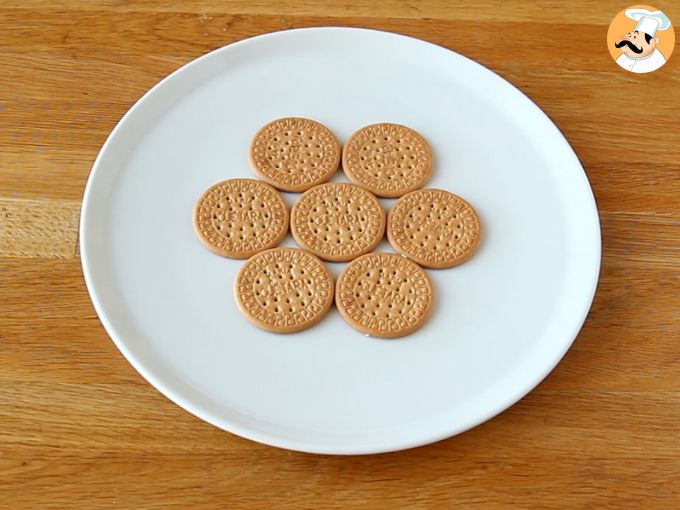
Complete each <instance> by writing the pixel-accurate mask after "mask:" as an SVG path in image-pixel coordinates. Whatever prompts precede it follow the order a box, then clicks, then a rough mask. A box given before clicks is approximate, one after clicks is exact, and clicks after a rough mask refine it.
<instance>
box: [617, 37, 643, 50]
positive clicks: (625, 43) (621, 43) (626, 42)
mask: <svg viewBox="0 0 680 510" xmlns="http://www.w3.org/2000/svg"><path fill="white" fill-rule="evenodd" d="M614 46H616V47H617V48H621V47H623V46H628V47H629V48H630V50H631V51H632V52H633V53H642V48H638V47H637V46H635V45H634V44H633V43H632V42H630V41H629V40H628V39H622V40H620V41H619V42H617V43H615V44H614Z"/></svg>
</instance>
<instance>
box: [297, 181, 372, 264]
mask: <svg viewBox="0 0 680 510" xmlns="http://www.w3.org/2000/svg"><path fill="white" fill-rule="evenodd" d="M290 219H291V226H290V227H291V232H292V234H293V237H294V238H295V240H296V241H297V242H298V243H299V244H300V246H301V247H303V248H306V249H307V250H309V251H311V252H312V253H314V254H315V255H318V256H319V257H321V258H322V259H324V260H330V261H333V262H341V261H346V260H352V259H354V258H356V257H358V256H359V255H363V254H364V253H368V252H369V251H371V250H372V249H373V248H375V247H376V246H377V245H378V244H379V243H380V241H382V239H383V236H384V234H385V211H384V210H383V208H382V205H381V204H380V201H379V200H378V199H377V198H376V197H375V195H373V193H371V192H370V191H367V190H365V189H364V188H362V187H360V186H357V185H355V184H348V183H342V182H335V183H328V184H321V185H319V186H315V187H313V188H312V189H310V190H307V191H305V192H304V193H303V194H302V196H301V197H300V199H299V200H298V201H297V203H296V204H295V205H294V206H293V209H292V210H291V216H290Z"/></svg>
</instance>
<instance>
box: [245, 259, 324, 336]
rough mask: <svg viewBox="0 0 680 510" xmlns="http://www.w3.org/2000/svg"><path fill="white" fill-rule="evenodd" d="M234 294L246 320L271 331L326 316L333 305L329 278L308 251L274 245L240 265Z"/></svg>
mask: <svg viewBox="0 0 680 510" xmlns="http://www.w3.org/2000/svg"><path fill="white" fill-rule="evenodd" d="M234 293H235V296H236V303H237V304H238V307H239V309H240V310H241V312H242V313H243V315H245V316H246V318H247V319H248V320H249V321H250V322H252V323H253V324H255V325H256V326H258V327H260V328H262V329H266V330H267V331H272V332H274V333H293V332H296V331H302V330H303V329H307V328H309V327H311V326H313V325H314V324H316V323H317V322H319V321H320V320H321V319H322V318H323V316H324V315H326V313H327V312H328V310H329V309H330V307H331V305H332V304H333V277H332V276H331V273H330V272H329V271H328V269H327V268H326V266H325V265H324V263H323V262H321V260H319V258H318V257H316V256H315V255H313V254H311V253H309V252H308V251H305V250H298V249H296V248H274V249H272V250H267V251H263V252H261V253H258V254H257V255H254V256H252V257H251V258H249V259H248V260H247V261H246V263H245V264H243V267H242V268H241V270H240V271H239V272H238V275H237V276H236V280H235V282H234Z"/></svg>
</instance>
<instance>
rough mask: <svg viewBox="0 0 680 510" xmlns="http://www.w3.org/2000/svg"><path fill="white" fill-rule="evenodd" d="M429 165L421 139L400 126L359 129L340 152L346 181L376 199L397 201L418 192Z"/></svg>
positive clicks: (429, 155) (386, 124)
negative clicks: (386, 198)
mask: <svg viewBox="0 0 680 510" xmlns="http://www.w3.org/2000/svg"><path fill="white" fill-rule="evenodd" d="M432 164H433V157H432V151H431V150H430V146H429V145H428V144H427V142H426V141H425V139H424V138H423V137H422V136H421V135H420V134H418V133H417V132H416V131H414V130H413V129H410V128H408V127H406V126H402V125H400V124H389V123H381V124H371V125H370V126H366V127H363V128H361V129H359V130H358V131H356V132H355V133H354V134H352V136H350V138H349V140H348V141H347V143H346V144H345V147H344V148H343V151H342V168H343V170H344V171H345V173H346V174H347V177H349V179H350V181H352V182H353V183H355V184H360V185H361V186H364V187H365V188H366V189H368V190H369V191H371V192H372V193H375V194H376V195H378V196H379V197H388V198H390V197H392V198H394V197H400V196H402V195H404V194H406V193H408V192H409V191H413V190H415V189H418V188H421V187H422V186H423V185H424V184H425V183H426V182H427V181H428V179H429V178H430V175H431V173H432Z"/></svg>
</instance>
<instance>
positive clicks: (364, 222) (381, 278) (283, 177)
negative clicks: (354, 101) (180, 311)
mask: <svg viewBox="0 0 680 510" xmlns="http://www.w3.org/2000/svg"><path fill="white" fill-rule="evenodd" d="M341 159H342V169H343V171H344V173H345V174H346V175H347V177H348V178H349V180H350V181H351V183H341V182H332V183H329V182H328V181H329V180H330V178H331V177H332V176H333V175H334V174H335V172H336V171H337V170H338V167H339V165H340V161H341ZM249 161H250V166H251V167H252V169H253V172H254V173H255V174H256V175H257V176H258V177H259V178H260V179H261V180H254V179H229V180H226V181H222V182H219V183H217V184H215V185H213V186H211V187H210V188H208V189H207V190H206V191H205V192H204V193H203V195H201V197H200V198H199V199H198V201H197V202H196V205H195V206H194V212H193V224H194V230H195V231H196V235H197V236H198V238H199V240H200V241H201V243H203V245H204V246H205V247H207V248H208V249H209V250H211V251H212V252H214V253H216V254H218V255H221V256H224V257H229V258H237V259H248V260H247V261H246V262H245V263H244V265H243V266H242V267H241V269H240V271H239V272H238V275H237V276H236V280H235V282H234V294H235V299H236V304H237V306H238V308H239V310H240V311H241V313H242V314H243V315H244V316H245V317H246V318H247V319H248V320H249V321H250V322H252V323H253V324H255V325H256V326H258V327H260V328H262V329H265V330H267V331H272V332H275V333H294V332H297V331H302V330H304V329H307V328H309V327H312V326H313V325H315V324H316V323H318V322H319V321H320V320H321V319H322V318H323V317H324V316H325V315H326V314H327V313H328V311H329V310H330V308H331V306H332V305H333V302H335V304H336V306H337V308H338V311H339V312H340V315H341V316H342V317H343V318H344V319H345V321H346V322H347V323H348V324H349V325H350V326H352V327H353V328H354V329H356V330H357V331H360V332H361V333H364V334H366V335H369V336H374V337H378V338H397V337H402V336H405V335H408V334H410V333H413V332H414V331H416V330H418V329H419V328H420V327H422V326H423V325H424V324H425V323H426V321H427V319H428V318H429V316H430V314H431V311H432V307H433V303H434V289H433V286H432V281H431V280H430V278H429V277H428V275H427V273H426V272H425V270H424V269H423V267H425V268H432V269H443V268H449V267H453V266H457V265H459V264H462V263H463V262H465V261H466V260H467V259H469V258H470V257H471V256H472V255H473V254H474V252H475V251H476V249H477V247H478V246H479V242H480V239H481V223H480V221H479V217H478V216H477V213H476V212H475V210H474V209H473V208H472V206H471V205H470V204H469V203H468V202H466V201H465V200H464V199H462V198H461V197H459V196H457V195H454V194H453V193H451V192H449V191H446V190H440V189H427V188H423V186H425V184H426V183H427V181H428V180H429V178H430V176H431V174H432V168H433V162H434V159H433V156H432V150H431V149H430V146H429V144H428V143H427V141H426V140H425V139H424V138H423V137H422V136H421V135H420V134H419V133H417V132H416V131H414V130H413V129H411V128H408V127H406V126H402V125H400V124H391V123H379V124H371V125H369V126H365V127H363V128H361V129H359V130H357V131H355V132H354V133H353V134H352V135H351V136H350V138H349V140H348V141H347V143H346V144H345V146H344V147H341V146H340V143H339V142H338V140H337V138H336V137H335V135H334V134H333V133H332V132H331V131H330V130H329V129H328V128H327V127H325V126H324V125H322V124H320V123H318V122H316V121H314V120H310V119H304V118H299V117H288V118H283V119H277V120H274V121H272V122H270V123H268V124H266V125H265V126H264V127H262V128H261V129H260V130H259V131H257V133H255V135H254V137H253V139H252V142H251V144H250V150H249ZM277 190H280V191H287V192H298V193H302V194H301V195H300V197H299V198H298V199H297V201H296V203H295V204H294V205H293V207H292V209H291V210H290V212H289V210H288V206H287V204H286V201H285V200H284V199H283V197H282V196H281V194H280V193H279V191H277ZM377 197H382V198H397V199H398V200H397V201H396V203H395V205H394V206H393V207H392V209H391V210H390V211H389V213H388V214H387V215H386V214H385V210H384V209H383V206H382V204H381V203H380V200H379V199H378V198H377ZM289 227H290V231H291V234H292V235H293V238H294V239H295V241H296V242H297V243H298V245H299V246H300V247H301V248H302V249H298V248H277V246H278V244H279V243H280V242H281V241H282V240H283V238H284V237H285V236H286V234H287V233H288V228H289ZM385 232H387V239H388V241H389V243H390V244H391V245H392V247H393V248H394V250H395V251H396V252H397V253H396V254H395V253H380V252H373V250H374V249H375V248H376V247H377V246H378V245H379V244H380V242H381V241H382V240H383V238H384V237H385ZM323 261H329V262H348V264H347V265H346V266H345V268H344V269H343V270H342V272H341V274H340V276H339V277H338V281H337V282H335V283H334V281H333V277H332V275H331V273H330V271H329V270H328V268H327V267H326V266H325V264H324V262H323Z"/></svg>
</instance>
